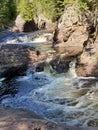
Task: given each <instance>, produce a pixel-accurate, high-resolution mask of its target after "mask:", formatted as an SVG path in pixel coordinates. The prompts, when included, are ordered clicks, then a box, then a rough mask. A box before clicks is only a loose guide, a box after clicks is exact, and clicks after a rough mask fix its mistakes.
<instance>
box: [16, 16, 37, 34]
mask: <svg viewBox="0 0 98 130" xmlns="http://www.w3.org/2000/svg"><path fill="white" fill-rule="evenodd" d="M15 26H16V29H17V30H18V31H20V32H31V31H35V30H38V27H37V25H36V24H35V22H34V21H33V20H32V21H30V22H26V21H25V20H24V19H23V18H22V16H21V15H18V16H17V18H16V20H15Z"/></svg>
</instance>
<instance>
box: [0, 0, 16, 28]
mask: <svg viewBox="0 0 98 130" xmlns="http://www.w3.org/2000/svg"><path fill="white" fill-rule="evenodd" d="M15 17H16V6H15V1H14V0H0V26H1V27H2V28H5V27H6V26H7V25H8V24H9V23H10V22H11V21H12V20H14V19H15Z"/></svg>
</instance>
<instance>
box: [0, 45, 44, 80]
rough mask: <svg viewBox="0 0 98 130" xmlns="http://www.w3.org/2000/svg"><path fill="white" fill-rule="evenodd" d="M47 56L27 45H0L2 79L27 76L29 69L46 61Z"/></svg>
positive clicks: (0, 75)
mask: <svg viewBox="0 0 98 130" xmlns="http://www.w3.org/2000/svg"><path fill="white" fill-rule="evenodd" d="M46 58H47V56H46V54H40V52H39V51H36V50H35V49H34V48H32V47H30V46H27V45H17V44H2V45H0V77H8V78H11V77H14V76H17V75H23V74H25V72H26V70H27V68H29V67H30V66H36V65H37V64H38V63H40V62H44V61H45V60H46Z"/></svg>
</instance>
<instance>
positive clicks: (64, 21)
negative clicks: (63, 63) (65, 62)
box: [54, 5, 88, 56]
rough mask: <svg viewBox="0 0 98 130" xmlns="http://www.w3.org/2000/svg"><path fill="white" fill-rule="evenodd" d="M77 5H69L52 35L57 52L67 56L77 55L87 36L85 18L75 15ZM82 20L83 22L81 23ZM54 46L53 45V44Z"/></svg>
mask: <svg viewBox="0 0 98 130" xmlns="http://www.w3.org/2000/svg"><path fill="white" fill-rule="evenodd" d="M76 8H77V9H78V5H69V6H66V7H65V11H64V13H63V15H62V16H61V18H60V20H59V23H58V26H57V28H56V30H55V33H54V42H56V43H58V44H56V45H54V48H55V49H56V51H57V52H59V53H60V54H61V53H67V54H68V55H69V56H70V55H71V56H74V55H77V54H79V53H80V52H81V51H82V49H83V43H84V41H86V40H87V38H88V34H87V30H86V24H84V21H85V20H86V19H85V18H84V19H82V16H81V15H79V14H77V11H76ZM83 20H84V21H83ZM54 44H55V43H54Z"/></svg>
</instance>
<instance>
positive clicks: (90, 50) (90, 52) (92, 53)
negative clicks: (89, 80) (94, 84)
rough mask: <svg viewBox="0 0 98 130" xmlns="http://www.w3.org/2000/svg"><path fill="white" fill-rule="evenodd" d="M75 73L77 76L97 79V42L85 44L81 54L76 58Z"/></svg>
mask: <svg viewBox="0 0 98 130" xmlns="http://www.w3.org/2000/svg"><path fill="white" fill-rule="evenodd" d="M76 73H77V75H78V76H94V77H98V41H95V42H94V43H93V44H87V46H86V47H85V48H84V50H83V52H82V54H81V55H80V56H78V59H77V66H76Z"/></svg>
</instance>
